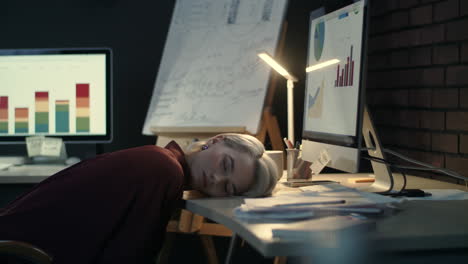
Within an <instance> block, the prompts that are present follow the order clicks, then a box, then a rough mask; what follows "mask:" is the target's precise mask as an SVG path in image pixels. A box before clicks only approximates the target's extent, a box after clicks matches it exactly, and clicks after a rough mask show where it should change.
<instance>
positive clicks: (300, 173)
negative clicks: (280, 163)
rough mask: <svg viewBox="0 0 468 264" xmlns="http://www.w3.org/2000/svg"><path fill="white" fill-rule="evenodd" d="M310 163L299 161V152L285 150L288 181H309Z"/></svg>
mask: <svg viewBox="0 0 468 264" xmlns="http://www.w3.org/2000/svg"><path fill="white" fill-rule="evenodd" d="M310 165H311V163H310V162H308V161H304V160H302V159H301V155H300V150H298V149H286V166H287V167H286V169H287V177H288V181H296V180H302V181H303V180H310V179H311V178H312V170H311V169H310Z"/></svg>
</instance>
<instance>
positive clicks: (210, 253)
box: [200, 235, 218, 264]
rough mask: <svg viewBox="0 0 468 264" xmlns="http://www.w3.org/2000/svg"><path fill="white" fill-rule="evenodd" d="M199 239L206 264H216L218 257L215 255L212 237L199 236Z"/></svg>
mask: <svg viewBox="0 0 468 264" xmlns="http://www.w3.org/2000/svg"><path fill="white" fill-rule="evenodd" d="M200 239H201V242H202V245H203V250H204V251H205V255H206V258H207V262H206V263H208V264H218V256H217V255H216V248H215V246H214V242H213V237H212V236H204V235H201V236H200Z"/></svg>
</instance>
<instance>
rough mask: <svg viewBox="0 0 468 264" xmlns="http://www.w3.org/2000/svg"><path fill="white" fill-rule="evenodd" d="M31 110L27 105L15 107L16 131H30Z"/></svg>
mask: <svg viewBox="0 0 468 264" xmlns="http://www.w3.org/2000/svg"><path fill="white" fill-rule="evenodd" d="M28 119H29V111H28V108H27V107H17V108H15V133H28V130H29V126H28Z"/></svg>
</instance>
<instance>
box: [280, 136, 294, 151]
mask: <svg viewBox="0 0 468 264" xmlns="http://www.w3.org/2000/svg"><path fill="white" fill-rule="evenodd" d="M283 141H284V144H285V145H286V148H288V149H293V148H294V146H293V144H292V143H291V141H289V140H288V139H287V138H283Z"/></svg>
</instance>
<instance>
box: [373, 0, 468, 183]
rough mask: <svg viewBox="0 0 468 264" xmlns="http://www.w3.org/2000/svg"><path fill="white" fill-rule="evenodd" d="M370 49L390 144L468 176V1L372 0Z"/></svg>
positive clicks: (378, 116) (376, 106)
mask: <svg viewBox="0 0 468 264" xmlns="http://www.w3.org/2000/svg"><path fill="white" fill-rule="evenodd" d="M368 51H369V61H368V67H369V74H368V83H367V87H368V89H367V100H368V101H367V102H368V105H369V108H370V110H371V114H372V116H373V119H374V122H375V124H376V126H377V129H378V133H379V134H380V137H381V140H382V143H383V144H384V146H385V147H387V148H390V149H393V150H396V151H398V152H400V153H402V154H405V155H408V156H410V157H412V158H415V159H417V160H421V161H423V162H427V163H430V164H433V165H437V166H441V167H445V168H449V169H452V170H454V171H457V172H458V173H460V174H462V175H464V176H468V0H374V1H372V2H371V19H370V31H369V49H368ZM420 175H422V176H426V177H432V178H438V179H442V180H447V181H451V182H457V183H462V182H461V181H457V180H456V179H454V178H450V177H444V176H439V175H436V174H428V173H421V174H420Z"/></svg>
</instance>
